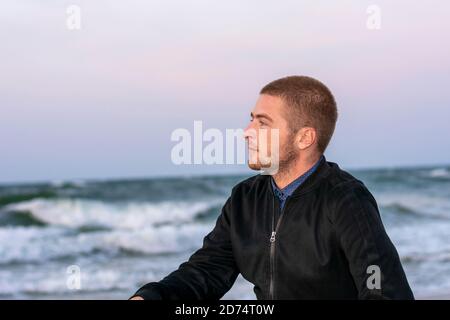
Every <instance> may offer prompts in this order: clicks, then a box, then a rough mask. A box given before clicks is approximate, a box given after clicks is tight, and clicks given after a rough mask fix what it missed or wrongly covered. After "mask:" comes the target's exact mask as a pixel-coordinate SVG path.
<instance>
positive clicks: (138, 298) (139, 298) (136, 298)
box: [130, 296, 144, 300]
mask: <svg viewBox="0 0 450 320" xmlns="http://www.w3.org/2000/svg"><path fill="white" fill-rule="evenodd" d="M130 300H144V298H142V297H140V296H134V297H133V298H131V299H130Z"/></svg>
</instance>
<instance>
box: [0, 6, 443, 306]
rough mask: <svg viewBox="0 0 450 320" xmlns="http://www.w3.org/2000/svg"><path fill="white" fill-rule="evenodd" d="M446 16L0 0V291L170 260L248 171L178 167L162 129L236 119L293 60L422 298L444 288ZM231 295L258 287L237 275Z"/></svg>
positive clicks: (131, 287) (116, 275)
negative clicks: (322, 87) (326, 112)
mask: <svg viewBox="0 0 450 320" xmlns="http://www.w3.org/2000/svg"><path fill="white" fill-rule="evenodd" d="M449 15H450V3H448V2H446V1H443V0H441V1H438V0H433V1H428V2H427V3H426V4H425V3H423V2H420V1H395V3H393V2H392V1H360V0H359V1H356V0H354V1H339V2H336V3H330V2H329V1H298V0H297V1H282V2H279V1H278V2H275V1H262V0H259V1H256V0H249V1H235V0H231V1H227V2H221V3H219V2H217V3H214V4H212V3H211V2H210V1H197V0H194V1H181V0H172V1H137V0H131V1H127V2H126V3H125V2H123V1H116V0H108V1H106V0H97V1H80V0H78V1H76V0H73V1H56V0H46V1H41V0H39V1H37V0H33V1H31V0H19V1H17V0H16V1H13V0H5V1H3V2H2V4H1V10H0V26H1V28H0V40H1V47H0V48H1V50H0V298H6V299H9V298H13V299H15V298H27V299H47V298H62V299H78V298H81V299H83V298H100V299H126V298H128V297H129V296H130V295H131V294H132V293H134V291H135V290H136V289H137V288H138V287H139V286H141V285H143V284H145V283H147V282H150V281H155V280H159V279H161V278H162V277H163V276H165V275H167V274H168V273H169V272H170V271H172V270H174V269H176V268H177V267H178V265H179V264H180V263H182V262H183V261H184V260H185V259H187V258H188V257H189V256H190V254H192V252H193V251H194V250H196V249H197V248H199V247H200V246H201V243H202V238H203V237H204V236H205V235H206V234H207V233H208V232H209V231H210V230H211V229H212V227H213V224H214V222H215V219H216V218H217V216H218V214H219V213H220V209H221V206H222V205H223V203H224V201H225V200H226V198H227V197H228V195H229V194H230V191H231V188H232V186H233V185H235V184H236V183H238V182H239V181H240V180H242V179H244V178H246V177H248V176H250V175H252V174H255V173H254V172H251V171H250V170H249V169H247V167H246V166H245V165H242V164H235V165H230V164H227V165H207V164H199V165H176V164H174V163H173V161H172V159H171V150H172V148H173V147H174V145H175V143H174V142H173V141H171V134H172V132H173V131H174V130H176V129H178V128H186V129H187V130H189V131H192V130H193V123H194V121H196V120H200V121H202V122H203V126H204V128H205V129H207V128H218V129H220V130H225V129H226V128H244V127H245V126H246V124H247V122H248V121H249V112H250V110H251V108H252V107H253V106H254V103H255V101H256V99H257V96H258V92H259V90H260V89H261V87H262V86H264V85H265V84H266V83H268V82H270V81H272V80H274V79H277V78H280V77H283V76H287V75H294V74H296V75H309V76H312V77H315V78H317V79H319V80H321V81H322V82H324V83H325V84H326V85H327V86H328V87H329V88H330V89H331V91H332V92H333V93H334V95H335V98H336V100H337V103H338V109H339V120H338V123H337V127H336V131H335V134H334V138H333V140H332V142H331V144H330V146H329V148H328V150H327V151H326V154H325V155H326V157H327V159H328V161H332V162H337V163H338V164H339V165H340V166H341V167H342V168H343V169H345V170H348V171H349V172H351V173H352V174H353V175H355V176H356V177H357V178H359V179H361V180H362V181H364V183H365V184H366V185H367V186H368V188H369V189H370V190H371V191H372V193H373V194H374V196H375V198H376V199H377V201H378V204H379V207H380V211H381V214H382V217H383V221H384V223H385V226H386V229H387V231H388V234H389V235H390V237H391V239H392V241H393V242H394V244H395V245H396V247H397V250H398V251H399V254H400V256H401V259H402V263H403V266H404V268H405V271H406V274H407V276H408V279H409V282H410V284H411V287H412V289H413V291H414V293H415V295H416V296H417V297H418V298H426V297H434V296H440V297H445V296H447V297H450V147H449V144H450V143H449V137H450V127H449V126H448V120H449V119H450V107H449V104H450V90H448V83H450V59H449V58H448V57H449V56H450V45H449V43H448V41H446V40H445V39H447V37H448V33H449V31H450V22H449V21H448V19H447V18H448V16H449ZM77 275H80V277H81V278H73V277H74V276H77ZM73 279H78V280H80V281H78V282H77V281H75V282H73V281H72V280H73ZM225 298H229V299H254V298H255V295H254V293H253V291H252V286H251V285H250V284H249V283H247V282H246V281H245V280H244V279H242V278H241V277H239V278H238V280H237V282H236V284H235V286H234V287H233V288H232V289H231V291H230V292H229V293H227V295H226V296H225Z"/></svg>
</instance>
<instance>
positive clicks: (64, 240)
mask: <svg viewBox="0 0 450 320" xmlns="http://www.w3.org/2000/svg"><path fill="white" fill-rule="evenodd" d="M211 230H212V225H209V224H198V223H191V224H184V225H165V226H160V227H146V228H142V229H137V230H114V231H99V232H89V233H77V232H70V231H69V232H68V230H67V229H64V228H55V227H51V228H38V227H15V228H11V227H10V228H0V243H2V246H0V264H1V265H6V264H14V263H43V262H45V261H49V260H62V259H67V258H71V257H72V258H75V257H79V256H88V255H92V254H95V255H98V254H101V253H103V254H106V255H108V256H117V255H129V254H130V253H133V254H138V255H158V254H171V253H178V252H185V251H188V250H192V249H195V248H198V247H200V246H201V243H202V239H203V237H204V236H206V235H207V234H208V232H209V231H211ZM10 239H14V241H10Z"/></svg>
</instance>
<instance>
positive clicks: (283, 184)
mask: <svg viewBox="0 0 450 320" xmlns="http://www.w3.org/2000/svg"><path fill="white" fill-rule="evenodd" d="M336 120H337V108H336V103H335V100H334V97H333V95H332V93H331V92H330V91H329V89H328V88H327V87H326V86H325V85H324V84H322V83H321V82H319V81H317V80H315V79H312V78H310V77H304V76H291V77H286V78H282V79H278V80H275V81H273V82H271V83H269V84H268V85H266V86H265V87H264V88H263V89H262V90H261V92H260V96H259V99H258V101H257V103H256V106H255V107H254V109H253V111H252V112H251V122H250V124H249V126H248V127H247V129H246V139H247V140H248V145H249V152H250V153H251V155H253V156H255V155H256V156H257V157H256V159H259V152H260V151H261V149H264V150H270V144H271V140H270V138H268V139H260V138H259V137H261V136H263V135H259V134H256V135H255V134H250V133H251V132H257V133H261V132H265V133H266V134H267V135H268V136H270V133H271V131H272V130H273V129H278V131H277V132H278V133H279V139H278V141H279V143H278V146H279V152H278V171H277V172H276V173H274V174H273V175H257V176H254V177H251V178H249V179H247V180H245V181H243V182H241V183H239V184H238V185H236V186H235V187H234V188H233V190H232V192H231V196H230V197H229V198H228V200H227V201H226V203H225V205H224V206H223V209H222V212H221V214H220V216H219V218H218V219H217V222H216V225H215V227H214V229H213V230H212V231H211V233H209V234H208V235H207V236H206V237H205V238H204V242H203V247H202V248H201V249H199V250H198V251H197V252H195V253H194V254H193V255H192V256H191V257H190V258H189V260H188V261H187V262H184V263H183V264H181V265H180V266H179V268H178V270H176V271H174V272H172V273H171V274H169V275H168V276H167V277H165V278H164V279H162V280H161V281H159V282H152V283H149V284H147V285H145V286H143V287H142V288H140V289H139V290H138V291H137V292H136V294H135V295H134V296H133V298H132V299H209V300H211V299H220V298H221V297H222V296H223V295H224V294H225V293H226V292H227V291H228V290H229V289H230V288H231V286H232V285H233V283H234V281H235V280H236V277H237V276H238V274H239V273H241V274H242V275H243V277H244V278H245V279H247V280H248V281H250V282H251V283H253V284H254V292H255V294H256V297H257V298H258V299H413V298H414V297H413V294H412V292H411V289H410V287H409V285H408V282H407V279H406V277H405V273H404V271H403V268H402V265H401V263H400V259H399V256H398V254H397V251H396V249H395V247H394V246H393V244H392V242H391V241H390V239H389V237H388V235H387V234H386V231H385V229H384V227H383V223H382V221H381V218H380V214H379V211H378V207H377V204H376V201H375V199H374V198H373V196H372V195H371V193H370V192H369V191H368V190H367V188H366V187H365V186H364V184H363V183H362V182H361V181H359V180H357V179H355V178H354V177H353V176H351V175H350V174H349V173H347V172H345V171H343V170H341V169H340V168H339V166H338V165H337V164H335V163H332V162H328V161H326V159H325V157H324V155H323V153H324V151H325V149H326V147H327V145H328V143H329V141H330V139H331V137H332V135H333V132H334V128H335V124H336ZM262 129H265V130H262ZM266 141H267V142H266ZM262 143H265V144H266V145H264V146H263V147H262ZM264 165H267V164H266V163H265V164H264ZM249 166H250V168H251V169H255V170H260V169H262V168H263V167H264V166H263V165H262V164H261V162H253V163H251V164H249Z"/></svg>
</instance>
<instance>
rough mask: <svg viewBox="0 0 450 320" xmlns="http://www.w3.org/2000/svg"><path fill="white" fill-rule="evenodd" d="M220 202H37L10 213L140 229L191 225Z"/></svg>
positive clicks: (46, 220)
mask: <svg viewBox="0 0 450 320" xmlns="http://www.w3.org/2000/svg"><path fill="white" fill-rule="evenodd" d="M219 203H220V201H216V200H211V201H197V202H169V201H167V202H160V203H122V204H111V203H104V202H101V201H94V200H80V199H56V200H53V199H52V200H49V199H33V200H29V201H24V202H19V203H15V204H12V205H10V206H8V207H7V208H6V210H14V211H29V212H30V213H31V214H32V216H33V217H34V218H36V219H38V220H39V221H41V222H44V223H46V224H49V225H56V226H64V227H69V228H79V227H84V226H100V227H108V228H114V229H139V228H143V227H146V226H150V225H155V224H162V223H182V222H187V221H191V220H192V219H193V218H194V217H195V216H196V215H197V214H199V213H200V212H203V211H205V210H207V209H209V208H211V207H212V206H216V205H218V204H219Z"/></svg>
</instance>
